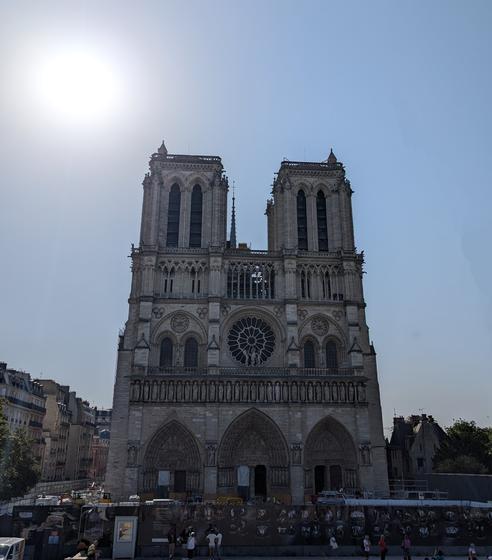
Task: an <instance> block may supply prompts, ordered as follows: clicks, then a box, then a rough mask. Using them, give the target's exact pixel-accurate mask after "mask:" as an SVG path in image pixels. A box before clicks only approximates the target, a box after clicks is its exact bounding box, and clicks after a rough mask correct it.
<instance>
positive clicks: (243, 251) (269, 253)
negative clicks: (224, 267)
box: [224, 248, 282, 258]
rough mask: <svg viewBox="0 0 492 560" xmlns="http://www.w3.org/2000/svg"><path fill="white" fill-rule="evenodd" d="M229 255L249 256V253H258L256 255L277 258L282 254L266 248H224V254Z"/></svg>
mask: <svg viewBox="0 0 492 560" xmlns="http://www.w3.org/2000/svg"><path fill="white" fill-rule="evenodd" d="M230 255H234V257H238V256H239V257H247V258H250V257H251V255H255V256H256V255H258V256H260V257H261V256H265V257H270V258H278V257H281V256H282V253H281V252H280V251H267V250H266V249H239V248H235V249H231V248H229V249H226V250H225V251H224V256H226V257H228V256H230Z"/></svg>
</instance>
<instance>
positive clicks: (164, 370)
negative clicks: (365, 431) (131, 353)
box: [135, 366, 363, 377]
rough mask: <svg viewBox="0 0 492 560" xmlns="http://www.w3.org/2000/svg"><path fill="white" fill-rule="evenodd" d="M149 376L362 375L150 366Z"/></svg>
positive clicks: (356, 371) (282, 369) (340, 371)
mask: <svg viewBox="0 0 492 560" xmlns="http://www.w3.org/2000/svg"><path fill="white" fill-rule="evenodd" d="M144 371H145V368H137V370H136V371H135V373H136V374H139V375H141V374H142V373H144ZM147 373H148V374H150V375H167V376H169V375H171V376H173V375H177V376H204V375H208V376H220V377H231V376H233V377H235V376H253V377H256V376H258V377H261V376H268V377H293V376H294V377H295V376H301V377H326V376H329V377H337V376H338V377H346V376H354V375H362V373H363V372H362V370H360V369H356V368H350V367H344V368H299V367H267V366H265V367H261V366H259V367H258V366H256V367H255V366H250V367H244V366H242V367H208V368H206V367H203V368H198V367H184V366H174V367H159V366H151V367H149V368H147Z"/></svg>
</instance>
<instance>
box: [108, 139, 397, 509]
mask: <svg viewBox="0 0 492 560" xmlns="http://www.w3.org/2000/svg"><path fill="white" fill-rule="evenodd" d="M228 191H229V184H228V178H227V176H226V175H225V173H224V168H223V166H222V161H221V158H220V157H215V156H194V155H177V154H170V153H168V151H167V149H166V146H165V145H164V143H163V144H162V146H161V147H160V148H159V150H158V151H157V153H155V154H153V155H152V157H151V160H150V170H149V173H147V175H146V176H145V179H144V181H143V209H142V219H141V233H140V243H139V245H138V247H132V253H131V259H132V285H131V292H130V297H129V300H128V301H129V315H128V320H127V322H126V326H125V329H124V332H123V333H122V334H121V335H120V341H119V347H118V361H117V372H116V380H115V387H114V401H113V421H112V430H111V445H110V450H109V460H108V470H107V475H106V489H107V490H108V491H111V492H112V494H113V497H115V498H120V499H121V498H128V496H129V495H131V494H139V495H140V496H142V497H146V498H151V497H179V498H183V497H185V496H196V495H200V496H203V497H204V498H205V499H213V498H215V497H217V496H240V497H243V498H245V499H248V498H252V497H256V498H265V499H266V498H273V497H275V498H277V499H280V500H282V501H283V502H284V503H293V504H301V503H304V501H305V500H306V499H309V497H310V496H311V495H313V494H315V493H318V492H320V491H322V490H333V489H336V490H338V489H340V488H343V489H345V491H347V492H373V493H374V494H386V493H387V491H388V479H387V470H386V455H385V445H384V437H383V426H382V418H381V405H380V396H379V385H378V378H377V369H376V354H375V352H374V348H373V346H372V344H370V342H369V333H368V327H367V324H366V319H365V302H364V296H363V290H362V270H363V260H364V259H363V253H360V252H357V250H356V248H355V244H354V231H353V219H352V208H351V196H352V189H351V187H350V183H349V181H348V179H347V178H346V175H345V169H344V166H343V164H342V163H341V162H339V161H337V158H336V157H335V155H334V154H333V152H331V153H330V155H329V157H328V159H327V160H325V161H322V162H319V163H316V162H298V161H288V160H285V161H283V162H282V163H281V164H280V169H279V170H278V172H277V173H276V174H275V180H274V182H273V188H272V192H271V198H270V199H269V200H268V201H267V203H266V216H267V222H268V250H266V251H265V250H261V251H260V250H253V249H251V248H250V247H248V246H247V245H246V244H243V243H237V242H236V215H235V207H234V198H233V199H232V219H231V229H230V235H229V239H227V237H228V236H227V215H228V211H227V208H228Z"/></svg>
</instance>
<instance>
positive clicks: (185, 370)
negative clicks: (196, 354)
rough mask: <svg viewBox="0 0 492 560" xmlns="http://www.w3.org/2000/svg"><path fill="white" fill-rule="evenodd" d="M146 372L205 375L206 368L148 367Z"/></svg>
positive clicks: (153, 373) (152, 373)
mask: <svg viewBox="0 0 492 560" xmlns="http://www.w3.org/2000/svg"><path fill="white" fill-rule="evenodd" d="M148 372H149V373H150V374H151V375H155V374H159V375H206V374H207V368H196V367H159V366H154V367H149V368H148Z"/></svg>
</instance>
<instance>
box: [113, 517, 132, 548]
mask: <svg viewBox="0 0 492 560" xmlns="http://www.w3.org/2000/svg"><path fill="white" fill-rule="evenodd" d="M132 540H133V521H118V525H117V541H118V542H120V543H131V542H132Z"/></svg>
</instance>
